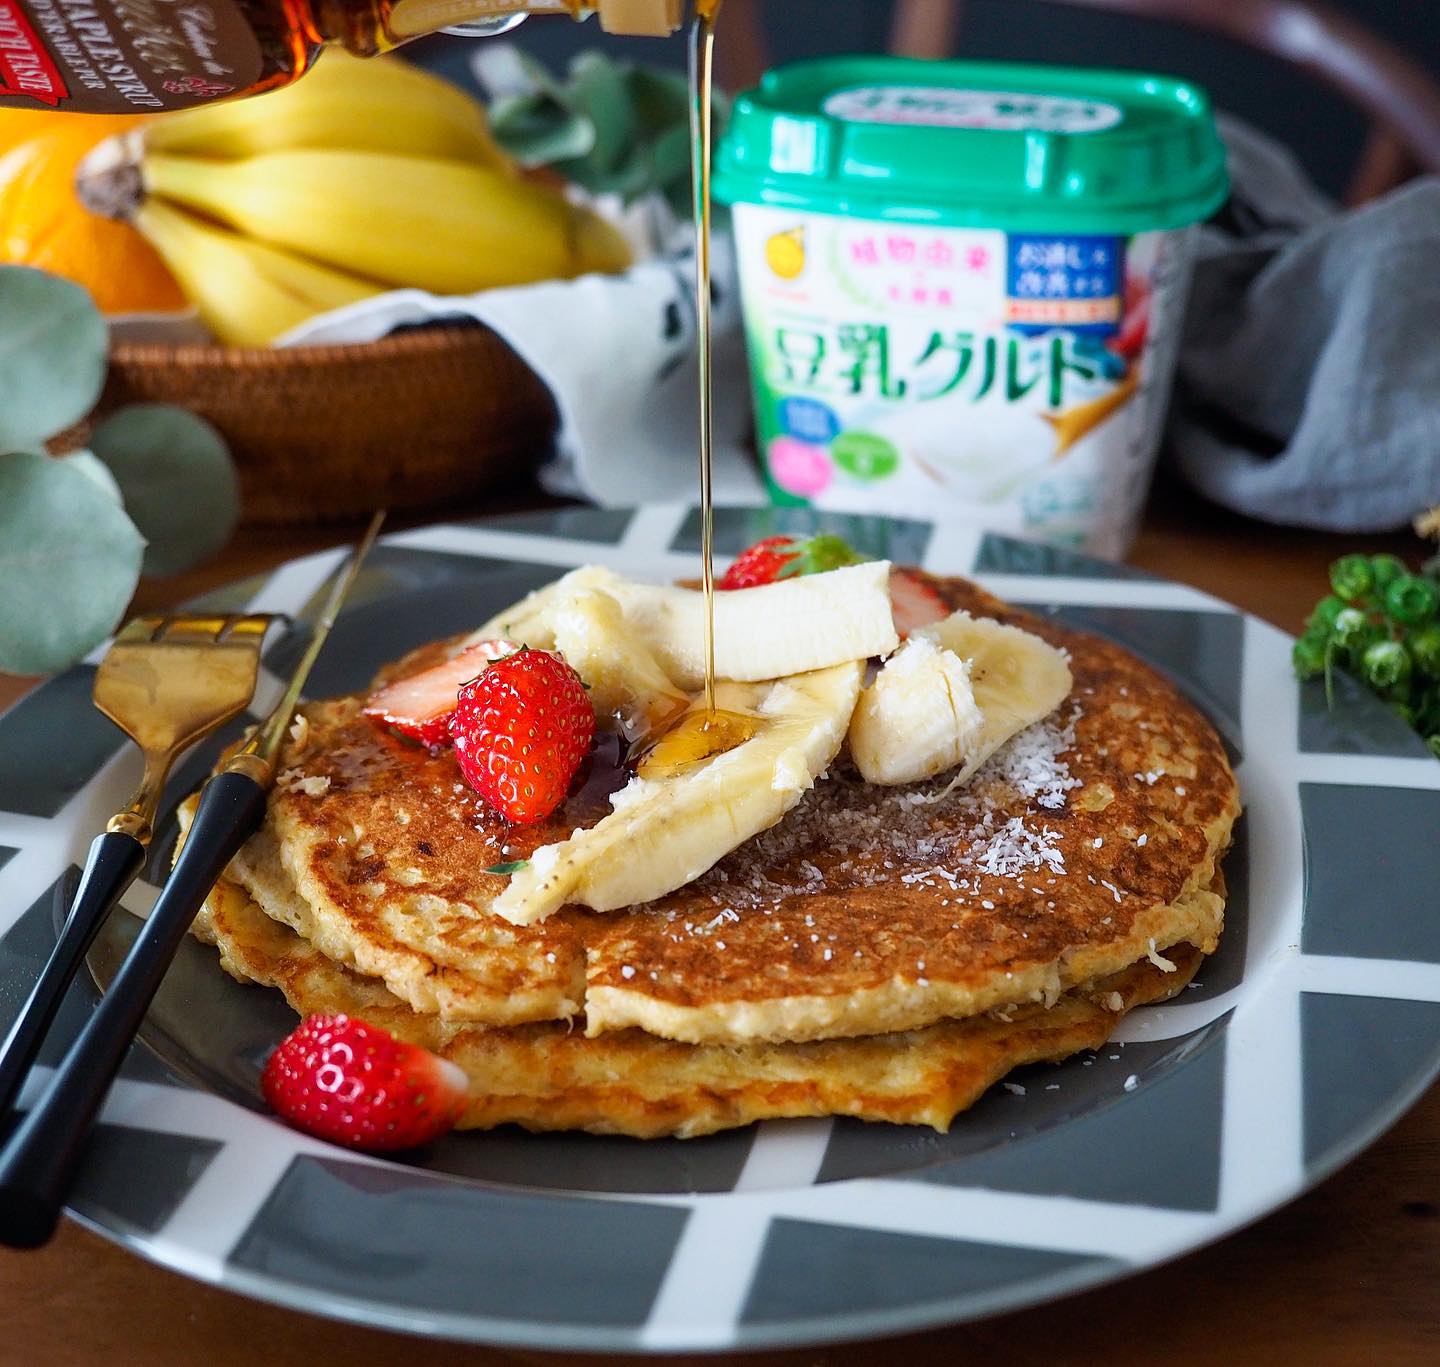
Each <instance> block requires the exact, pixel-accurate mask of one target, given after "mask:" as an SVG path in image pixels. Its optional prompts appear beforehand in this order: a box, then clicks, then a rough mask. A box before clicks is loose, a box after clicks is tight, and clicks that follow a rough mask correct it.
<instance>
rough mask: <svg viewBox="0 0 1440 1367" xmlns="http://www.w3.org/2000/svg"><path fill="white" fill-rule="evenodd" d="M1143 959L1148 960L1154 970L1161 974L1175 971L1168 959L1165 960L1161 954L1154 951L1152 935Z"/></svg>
mask: <svg viewBox="0 0 1440 1367" xmlns="http://www.w3.org/2000/svg"><path fill="white" fill-rule="evenodd" d="M1145 957H1146V958H1147V959H1149V960H1150V962H1151V963H1152V964H1154V965H1155V967H1156V968H1158V969H1160V971H1161V972H1162V973H1173V972H1174V971H1175V964H1174V962H1173V961H1172V960H1170V959H1167V958H1166V957H1165V956H1164V955H1163V954H1161V953H1159V952H1158V951H1157V950H1156V948H1155V937H1154V936H1153V935H1152V936H1151V937H1150V940H1149V943H1148V945H1147V947H1146V950H1145Z"/></svg>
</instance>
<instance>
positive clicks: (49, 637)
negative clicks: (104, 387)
mask: <svg viewBox="0 0 1440 1367" xmlns="http://www.w3.org/2000/svg"><path fill="white" fill-rule="evenodd" d="M144 549H145V542H144V540H143V539H142V538H141V536H140V533H139V532H138V531H136V530H135V524H134V523H132V522H131V521H130V519H129V518H128V517H127V516H126V515H125V511H124V509H122V508H121V507H120V506H119V505H118V504H117V503H116V502H115V500H114V499H113V498H111V497H110V495H109V494H108V493H106V491H105V490H104V489H103V488H101V486H100V485H99V484H98V483H97V482H96V481H95V480H94V479H92V478H91V477H89V476H88V475H85V474H83V473H81V471H80V470H78V469H76V468H75V466H74V465H73V464H71V463H69V462H67V461H63V460H52V459H51V458H50V457H49V456H40V455H35V454H34V453H33V452H20V453H17V454H15V455H9V456H0V583H3V584H4V593H3V594H0V669H3V670H8V671H10V672H11V673H15V674H51V673H54V672H55V671H56V670H59V669H64V668H65V667H66V666H67V665H71V664H73V663H74V662H75V661H76V660H78V659H80V658H81V657H82V656H83V655H84V654H85V653H86V652H87V651H88V650H90V649H91V647H92V646H95V645H97V644H98V643H99V642H100V641H102V640H104V638H105V637H106V635H107V634H108V633H109V632H110V631H111V629H112V628H113V627H114V626H115V624H116V622H118V621H119V620H120V614H121V613H123V612H124V611H125V605H126V604H127V603H129V601H130V595H131V594H132V593H134V591H135V584H136V582H137V581H138V580H139V578H140V560H141V556H142V554H143V552H144Z"/></svg>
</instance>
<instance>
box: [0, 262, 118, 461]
mask: <svg viewBox="0 0 1440 1367" xmlns="http://www.w3.org/2000/svg"><path fill="white" fill-rule="evenodd" d="M108 344H109V336H108V333H107V331H106V328H105V320H104V319H103V318H102V317H101V316H100V313H99V311H98V310H97V309H96V307H95V305H94V304H93V303H91V302H90V296H89V295H88V294H86V293H85V291H84V290H82V289H81V288H80V286H79V285H72V284H71V283H70V282H69V281H68V280H61V279H59V278H58V277H57V276H53V275H47V274H46V273H45V272H44V271H37V270H32V269H31V268H30V267H29V266H0V451H15V450H22V449H24V448H26V447H35V446H40V445H42V444H43V443H44V442H45V441H46V439H47V438H49V437H53V436H54V435H55V433H57V432H59V431H62V430H63V429H65V428H66V427H69V426H70V425H71V424H72V423H77V422H79V421H80V419H81V418H83V417H84V416H85V415H86V414H87V413H88V412H89V411H90V410H91V409H92V408H94V407H95V401H96V400H97V399H98V398H99V397H100V391H101V389H102V388H103V387H104V384H105V359H106V349H107V347H108Z"/></svg>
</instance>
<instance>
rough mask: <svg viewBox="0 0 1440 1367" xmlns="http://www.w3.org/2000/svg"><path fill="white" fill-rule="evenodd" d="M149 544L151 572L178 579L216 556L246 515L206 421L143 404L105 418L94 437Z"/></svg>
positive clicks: (221, 450)
mask: <svg viewBox="0 0 1440 1367" xmlns="http://www.w3.org/2000/svg"><path fill="white" fill-rule="evenodd" d="M90 445H91V447H92V448H93V449H94V451H95V454H96V455H97V456H99V458H100V459H101V460H102V461H104V462H105V465H106V466H107V467H108V469H109V470H110V473H111V474H113V475H114V476H115V479H116V482H117V483H118V484H119V485H120V491H121V493H122V494H124V496H125V509H126V511H127V512H128V513H129V514H130V516H131V517H133V518H134V519H135V525H136V526H137V527H139V529H140V531H141V532H142V533H143V534H144V536H145V539H146V540H147V541H148V542H149V543H150V544H149V546H148V547H147V548H146V551H145V573H146V574H179V573H180V572H181V571H182V570H186V569H189V568H190V566H191V565H193V564H195V563H196V562H197V561H199V560H203V559H204V558H205V557H206V556H207V555H210V554H212V553H213V552H215V551H218V550H219V549H220V547H221V546H223V545H224V544H225V542H226V541H227V540H229V537H230V533H231V532H232V531H234V529H235V523H236V520H237V519H238V517H239V515H240V489H239V484H238V482H237V480H236V478H235V467H234V465H233V464H231V461H230V453H229V452H228V451H227V450H226V448H225V442H224V440H223V438H222V437H221V436H220V434H219V433H218V432H217V431H216V430H215V429H214V428H213V427H211V426H210V424H209V423H208V422H206V421H205V420H204V419H203V418H198V417H196V416H195V414H193V413H187V412H186V411H185V410H184V409H182V408H172V407H170V406H169V405H168V404H160V403H142V404H133V405H131V406H130V407H128V408H122V409H120V410H119V411H118V412H116V413H113V414H111V416H110V417H108V418H106V419H105V421H104V422H102V423H101V424H100V425H99V426H98V427H97V428H96V429H95V432H94V435H93V436H92V437H91V438H90Z"/></svg>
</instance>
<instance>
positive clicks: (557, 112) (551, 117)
mask: <svg viewBox="0 0 1440 1367" xmlns="http://www.w3.org/2000/svg"><path fill="white" fill-rule="evenodd" d="M490 130H491V132H492V133H494V135H495V138H496V140H497V141H498V142H499V143H500V145H501V146H502V147H503V148H504V149H505V150H506V151H507V152H509V153H510V155H511V156H512V157H514V158H515V160H516V161H518V162H519V163H520V165H521V166H525V167H536V166H553V165H555V164H556V163H557V162H568V161H573V160H575V159H577V158H580V157H584V156H585V155H587V154H588V153H589V151H590V149H591V148H592V147H594V145H595V128H594V125H593V124H591V122H590V121H589V120H588V119H586V118H583V117H581V116H580V115H579V114H576V113H575V112H574V111H573V110H571V109H569V108H567V107H566V106H565V105H563V104H561V103H559V102H558V101H557V100H554V99H552V98H551V97H550V96H548V95H517V96H513V97H511V98H508V99H503V100H496V101H495V103H494V104H493V105H492V106H491V107H490Z"/></svg>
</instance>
